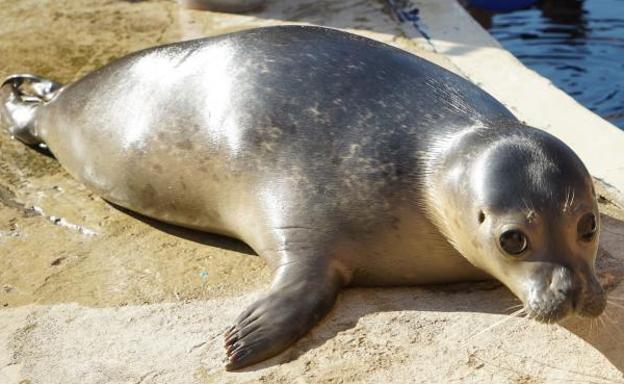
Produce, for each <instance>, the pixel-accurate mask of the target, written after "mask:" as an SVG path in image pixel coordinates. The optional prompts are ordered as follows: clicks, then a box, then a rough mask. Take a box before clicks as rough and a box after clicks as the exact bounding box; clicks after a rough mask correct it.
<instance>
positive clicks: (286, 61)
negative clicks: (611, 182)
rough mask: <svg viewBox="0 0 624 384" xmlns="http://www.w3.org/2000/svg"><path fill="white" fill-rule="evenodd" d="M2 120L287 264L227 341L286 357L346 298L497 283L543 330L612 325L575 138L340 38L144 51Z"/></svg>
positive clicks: (316, 35)
mask: <svg viewBox="0 0 624 384" xmlns="http://www.w3.org/2000/svg"><path fill="white" fill-rule="evenodd" d="M0 101H1V109H0V115H1V118H2V122H3V125H4V126H5V128H6V129H8V131H9V132H10V133H11V134H12V135H13V136H15V137H16V138H18V139H20V140H22V141H24V142H25V143H27V144H30V145H37V144H39V143H45V144H46V145H47V146H48V147H49V149H50V150H51V152H52V153H53V154H54V156H55V157H56V158H57V159H58V161H59V162H60V163H61V164H62V165H63V167H64V168H65V169H66V170H67V171H68V172H69V173H70V174H71V175H72V176H74V177H75V178H77V179H79V180H81V181H82V182H83V183H84V184H86V185H87V186H88V187H89V188H91V189H92V190H93V191H95V192H97V193H98V194H99V195H100V196H102V197H103V198H104V199H106V200H108V201H110V202H113V203H115V204H117V205H120V206H122V207H125V208H127V209H130V210H133V211H136V212H139V213H141V214H143V215H147V216H149V217H152V218H156V219H159V220H162V221H164V222H168V223H172V224H176V225H181V226H185V227H190V228H195V229H199V230H203V231H209V232H215V233H219V234H223V235H227V236H232V237H236V238H239V239H241V240H243V241H244V242H246V243H247V244H249V245H250V246H251V247H252V248H253V249H254V250H255V251H256V252H257V253H258V254H259V255H261V256H262V257H263V258H264V259H265V260H266V261H267V263H268V264H269V265H270V266H271V268H272V270H273V274H274V279H273V283H272V285H271V287H270V288H269V289H268V290H267V292H266V294H265V295H264V296H263V297H262V298H260V299H259V300H257V301H256V302H255V303H253V304H252V305H251V306H250V307H249V308H247V309H246V310H245V311H244V312H243V313H242V314H241V315H240V317H239V318H238V319H237V320H236V322H235V324H234V326H233V327H232V328H231V329H229V330H228V331H227V332H226V334H225V346H226V349H227V356H228V359H229V363H228V364H227V366H226V368H227V369H238V368H241V367H244V366H248V365H251V364H253V363H256V362H259V361H262V360H264V359H267V358H269V357H271V356H274V355H276V354H278V353H279V352H281V351H283V350H284V349H286V348H287V347H288V346H289V345H291V344H292V343H294V342H295V341H296V340H297V339H299V338H300V337H301V336H303V335H304V334H305V333H306V332H308V330H310V329H311V328H312V327H313V326H314V325H315V324H317V323H318V322H319V320H320V319H321V318H323V316H324V315H325V314H326V313H327V312H328V311H329V310H330V309H331V308H332V306H333V304H334V301H335V299H336V295H337V294H338V292H339V290H340V289H341V288H342V287H344V286H346V285H376V286H378V285H415V284H431V283H445V282H453V281H471V280H482V279H487V278H490V277H495V278H497V279H499V280H500V281H501V282H503V283H504V284H505V285H506V286H507V287H509V289H510V290H511V291H512V292H513V293H514V294H515V295H517V296H518V297H519V298H520V300H522V302H523V303H524V306H525V309H526V311H527V313H528V314H529V315H530V316H531V317H534V318H535V319H537V320H539V321H543V322H554V321H558V320H560V319H562V318H564V317H565V316H568V315H571V314H579V315H583V316H592V317H595V316H598V315H600V314H601V312H602V311H603V309H604V307H605V302H606V297H605V293H604V291H603V290H602V288H601V286H600V284H599V283H598V281H597V279H596V276H595V272H594V262H595V257H596V252H597V239H598V228H599V221H598V217H599V216H598V210H597V203H596V197H595V192H594V189H593V184H592V180H591V177H590V176H589V174H588V172H587V170H586V168H585V167H584V166H583V163H582V162H581V160H580V159H579V158H578V157H577V156H576V155H575V154H574V152H573V151H572V150H571V149H570V148H569V147H568V146H566V145H565V144H564V143H563V142H561V141H560V140H558V139H557V138H555V137H553V136H551V135H550V134H548V133H546V132H543V131H541V130H538V129H535V128H531V127H528V126H525V125H524V124H523V123H521V122H520V121H518V120H517V119H516V118H515V117H514V116H513V115H512V114H511V113H510V112H509V111H508V110H507V109H506V108H505V107H504V106H503V105H501V104H500V103H499V102H498V101H496V100H495V99H494V98H492V97H491V96H490V95H488V94H487V93H486V92H484V91H483V90H481V89H480V88H478V87H477V86H475V85H473V84H472V83H470V82H469V81H467V80H465V79H463V78H461V77H459V76H457V75H455V74H453V73H451V72H449V71H447V70H445V69H443V68H441V67H439V66H437V65H434V64H432V63H430V62H428V61H426V60H424V59H422V58H419V57H417V56H414V55H412V54H410V53H407V52H404V51H402V50H399V49H396V48H393V47H391V46H388V45H385V44H382V43H379V42H376V41H373V40H369V39H366V38H364V37H360V36H356V35H352V34H349V33H345V32H341V31H338V30H333V29H327V28H320V27H304V26H280V27H269V28H260V29H252V30H247V31H242V32H237V33H232V34H227V35H223V36H219V37H213V38H208V39H201V40H193V41H187V42H181V43H176V44H171V45H165V46H160V47H155V48H151V49H147V50H144V51H140V52H137V53H134V54H131V55H129V56H126V57H124V58H122V59H120V60H117V61H115V62H113V63H111V64H109V65H106V66H104V67H103V68H101V69H99V70H97V71H95V72H93V73H91V74H89V75H87V76H86V77H84V78H82V79H80V80H78V81H76V82H74V83H72V84H69V85H66V86H60V85H59V84H57V83H55V82H52V81H48V80H44V79H40V78H37V77H33V76H24V75H22V76H14V77H10V78H8V79H7V80H6V81H5V82H4V84H3V85H2V87H1V88H0Z"/></svg>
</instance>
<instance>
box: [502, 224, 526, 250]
mask: <svg viewBox="0 0 624 384" xmlns="http://www.w3.org/2000/svg"><path fill="white" fill-rule="evenodd" d="M499 242H500V246H501V248H502V249H503V250H504V251H505V252H507V253H508V254H510V255H512V256H517V255H519V254H521V253H522V252H524V251H525V250H526V249H527V246H528V242H527V238H526V236H525V235H524V234H523V233H522V232H520V231H517V230H515V229H512V230H510V231H505V232H503V234H502V235H500V239H499Z"/></svg>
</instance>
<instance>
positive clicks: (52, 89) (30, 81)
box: [0, 74, 62, 146]
mask: <svg viewBox="0 0 624 384" xmlns="http://www.w3.org/2000/svg"><path fill="white" fill-rule="evenodd" d="M61 88H62V85H61V84H59V83H57V82H55V81H52V80H49V79H44V78H42V77H39V76H35V75H29V74H23V75H13V76H9V77H8V78H6V79H5V80H4V81H3V82H2V84H1V85H0V119H1V120H0V126H4V128H5V129H7V130H8V131H9V132H10V133H11V135H12V136H14V137H16V138H17V139H19V140H21V141H22V142H24V143H26V144H28V145H33V146H35V145H38V144H41V143H42V140H41V138H39V137H38V134H37V132H35V127H34V122H35V119H36V116H37V111H38V109H39V107H40V106H41V105H42V104H44V103H46V102H48V101H50V100H52V98H54V96H55V95H56V92H57V91H58V90H59V89H61Z"/></svg>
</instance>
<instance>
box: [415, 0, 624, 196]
mask: <svg viewBox="0 0 624 384" xmlns="http://www.w3.org/2000/svg"><path fill="white" fill-rule="evenodd" d="M410 2H411V6H413V7H416V8H418V11H419V12H418V21H416V22H415V23H411V22H403V24H404V29H406V30H409V29H412V33H410V32H408V36H410V37H412V38H414V39H423V38H425V39H426V40H427V42H428V45H429V46H430V47H431V48H432V49H433V50H434V51H435V52H437V53H439V54H442V55H444V56H446V57H447V58H448V59H449V60H450V61H451V63H452V64H453V65H454V66H456V67H457V68H458V69H459V71H460V72H461V73H462V74H463V75H465V76H466V77H467V78H469V79H470V80H471V81H473V82H474V83H476V84H477V85H479V86H480V87H482V88H483V89H485V90H486V91H487V92H489V93H490V94H491V95H492V96H494V97H495V98H496V99H498V100H499V101H501V102H502V103H503V104H505V105H506V106H507V107H508V108H509V109H510V110H511V111H512V112H513V113H514V114H515V115H516V116H517V117H518V118H519V119H520V120H522V121H524V122H526V123H527V124H529V125H532V126H534V127H537V128H540V129H543V130H545V131H547V132H550V133H551V134H553V135H555V136H557V137H558V138H560V139H561V140H563V141H564V142H565V143H567V144H568V145H569V146H570V147H571V148H572V149H573V150H574V151H575V152H576V153H577V154H578V155H579V156H580V157H581V159H582V160H583V162H584V163H585V165H586V166H587V168H588V169H589V171H590V173H591V174H592V175H594V176H595V177H597V178H599V179H601V180H603V181H604V182H605V183H606V184H608V185H610V186H612V187H614V188H615V189H617V190H618V191H620V196H621V192H622V191H624V131H622V130H620V129H618V128H617V127H615V126H614V125H612V124H611V123H609V122H607V121H605V120H603V119H602V118H601V117H599V116H598V115H596V114H594V113H593V112H591V111H590V110H588V109H586V108H585V107H583V106H582V105H580V104H579V103H578V102H577V101H575V100H574V99H573V98H572V97H570V96H569V95H568V94H566V93H565V92H563V91H562V90H560V89H559V88H557V87H555V86H554V85H553V84H552V83H551V82H550V81H549V80H548V79H546V78H544V77H542V76H541V75H539V74H537V73H536V72H534V71H532V70H530V69H528V68H527V67H525V66H524V65H523V64H522V63H521V62H520V61H519V60H518V59H516V58H515V57H514V56H513V55H512V54H511V53H510V52H508V51H507V50H505V49H504V48H502V46H501V45H500V44H499V43H498V42H497V41H496V40H495V39H494V38H493V37H492V36H491V35H490V34H489V33H488V32H487V31H485V30H484V29H483V28H481V26H480V25H479V24H478V23H477V22H476V21H475V20H474V19H473V18H472V17H471V16H470V15H469V14H468V13H467V12H466V11H465V10H464V8H463V7H462V6H461V5H460V4H458V3H457V1H456V0H410ZM423 35H424V36H423ZM421 36H422V37H421Z"/></svg>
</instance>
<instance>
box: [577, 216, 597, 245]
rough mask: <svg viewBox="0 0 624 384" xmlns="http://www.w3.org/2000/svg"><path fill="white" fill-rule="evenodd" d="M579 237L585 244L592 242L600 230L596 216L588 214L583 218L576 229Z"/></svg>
mask: <svg viewBox="0 0 624 384" xmlns="http://www.w3.org/2000/svg"><path fill="white" fill-rule="evenodd" d="M576 230H577V232H578V235H579V237H580V238H581V240H583V241H585V242H589V241H592V239H593V238H594V236H595V235H596V232H597V230H598V225H597V223H596V216H595V215H594V214H593V213H587V214H585V215H583V217H581V220H579V223H578V225H577V227H576Z"/></svg>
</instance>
